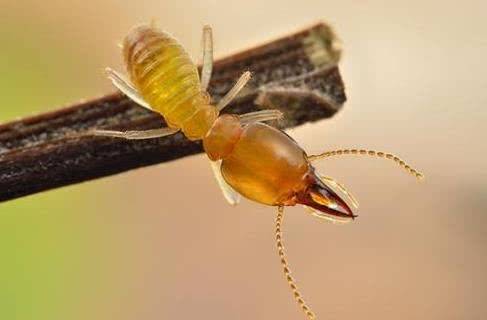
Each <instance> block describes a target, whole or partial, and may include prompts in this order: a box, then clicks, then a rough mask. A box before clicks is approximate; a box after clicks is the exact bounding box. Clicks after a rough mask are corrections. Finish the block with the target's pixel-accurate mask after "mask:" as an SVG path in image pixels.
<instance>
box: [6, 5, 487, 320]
mask: <svg viewBox="0 0 487 320" xmlns="http://www.w3.org/2000/svg"><path fill="white" fill-rule="evenodd" d="M486 10H487V5H486V4H485V2H484V1H474V0H468V1H462V2H456V1H436V0H435V1H427V2H424V1H417V0H413V1H407V2H406V1H378V0H376V1H352V0H347V1H346V0H343V1H323V0H320V1H318V0H313V1H306V2H303V1H299V2H298V1H285V0H284V1H276V0H271V1H245V2H233V1H219V0H204V1H194V2H192V1H183V0H179V1H174V0H166V1H128V0H123V1H112V0H102V1H57V0H56V1H54V0H51V1H42V2H41V1H23V0H21V1H12V0H0V21H1V28H0V38H1V39H2V41H1V42H0V75H1V77H0V88H1V89H0V90H1V91H0V93H1V94H0V105H1V112H0V121H2V122H5V121H8V120H12V119H15V118H17V117H23V116H28V115H31V114H33V113H40V112H45V111H48V110H53V109H55V108H58V107H59V106H62V105H63V104H68V103H72V102H75V101H78V100H80V99H82V98H91V97H94V96H100V95H102V94H104V93H107V92H110V91H113V88H112V87H111V86H110V84H109V81H107V80H106V79H105V78H104V75H103V73H102V70H103V68H104V67H105V66H112V67H115V68H117V69H121V57H120V54H119V52H118V50H119V49H118V48H117V46H116V44H117V43H118V42H119V41H120V40H121V39H122V37H123V36H124V35H125V33H126V32H127V31H128V30H129V28H130V27H131V26H133V25H134V24H136V23H140V22H148V21H150V20H151V19H153V18H155V19H156V20H157V21H158V24H159V25H160V26H161V27H162V28H163V29H165V30H167V31H169V32H171V33H172V34H173V35H175V36H176V37H177V38H178V39H180V41H181V42H182V43H183V44H184V45H185V46H186V47H187V49H188V51H189V52H190V53H191V54H192V55H193V56H194V57H197V56H198V54H199V46H200V32H201V28H202V25H203V24H205V23H209V24H211V25H212V26H213V28H214V33H215V41H216V48H215V49H216V54H217V56H218V55H224V54H228V53H231V52H234V51H236V50H239V49H242V48H245V47H247V46H249V45H254V44H256V43H260V42H263V41H266V40H270V39H272V38H274V37H277V36H282V35H284V34H286V33H287V32H291V31H294V30H295V29H297V28H302V27H303V26H306V25H309V24H310V23H313V22H315V21H316V20H318V19H325V20H326V21H328V22H331V23H332V24H333V25H334V26H335V29H336V31H337V33H338V34H339V36H340V37H341V38H342V40H343V42H344V48H345V55H344V59H343V62H342V64H341V70H342V75H343V78H344V80H345V83H346V85H347V95H348V97H349V100H348V102H347V104H346V106H345V108H344V110H343V111H341V112H340V113H339V114H338V115H337V116H336V117H335V118H334V119H332V120H329V121H322V122H319V123H315V124H308V125H305V126H302V127H300V128H297V129H294V130H291V131H290V134H291V135H292V136H293V137H295V138H296V140H298V141H299V142H300V143H301V144H302V145H303V146H304V148H305V149H306V150H308V151H309V152H310V153H313V152H319V151H323V150H325V149H332V148H337V147H355V146H359V147H368V148H375V149H385V150H387V151H392V152H396V153H398V154H400V155H401V156H403V157H404V158H406V159H407V160H409V161H410V162H411V163H412V164H413V165H415V166H417V167H418V168H419V169H422V170H423V171H424V172H425V174H426V176H427V179H426V181H425V182H424V183H421V184H418V183H417V182H416V181H414V179H413V178H411V177H408V176H406V175H405V174H404V173H403V172H401V171H399V170H398V169H396V168H395V167H394V166H393V165H392V164H390V163H387V162H385V163H384V161H380V160H372V159H370V160H369V159H367V160H365V159H362V160H361V159H353V158H342V159H340V160H339V159H336V160H330V161H328V162H326V163H322V164H320V165H318V167H319V170H320V171H323V172H326V174H327V175H330V176H334V177H336V178H337V179H338V180H339V181H342V182H344V183H345V184H346V185H347V187H348V188H349V189H350V190H352V191H353V193H354V194H355V195H356V196H357V197H358V198H359V200H360V202H361V210H360V212H359V215H360V217H359V219H358V220H357V221H356V222H355V223H353V224H350V225H347V226H335V225H331V224H326V223H324V222H322V221H319V220H316V219H314V218H311V217H310V216H308V215H306V214H303V210H302V209H300V208H293V209H291V210H288V211H287V212H288V214H287V218H286V219H287V221H286V222H285V232H286V233H287V234H285V242H286V244H287V248H288V254H289V260H290V262H291V265H292V267H293V270H295V276H296V278H297V279H298V282H299V284H300V287H301V289H302V291H303V292H304V295H305V297H307V298H308V299H309V301H310V304H311V305H312V306H313V308H314V309H315V312H316V313H317V314H318V316H319V317H320V318H326V319H359V318H367V319H372V318H374V319H391V318H392V319H485V317H486V316H487V306H486V304H485V302H484V301H485V299H486V298H487V276H486V274H485V273H486V272H485V270H487V257H486V252H487V224H486V222H487V216H486V213H487V200H486V199H487V198H486V195H485V190H486V182H485V181H486V178H487V166H486V161H485V157H486V156H487V147H486V143H485V139H486V138H487V134H486V133H487V132H486V130H485V122H486V120H487V111H486V109H485V108H486V107H485V106H486V103H487V94H486V92H485V88H486V87H487V77H486V76H485V75H486V74H487V63H486V61H485V57H486V56H487V42H486V38H487V34H486V33H487V32H486V30H487V20H486V19H485V12H486ZM274 215H275V211H274V210H273V209H272V208H267V207H262V206H259V205H257V204H254V203H250V202H248V201H243V203H242V204H241V205H240V206H238V207H236V208H232V207H229V206H228V205H227V204H226V203H225V202H224V200H223V198H222V196H221V195H220V193H219V190H218V188H217V186H216V184H215V182H214V181H213V177H212V174H211V172H210V170H209V166H208V163H207V161H206V160H205V158H204V156H202V155H200V156H194V157H189V158H186V159H182V160H178V161H175V162H172V163H167V164H163V165H157V166H152V167H149V168H143V169H139V170H135V171H132V172H128V173H124V174H121V175H117V176H114V177H109V178H104V179H101V180H97V181H92V182H88V183H83V184H79V185H74V186H70V187H66V188H62V189H58V190H53V191H49V192H44V193H41V194H37V195H34V196H30V197H26V198H22V199H18V200H14V201H10V202H7V203H2V204H0V319H21V320H24V319H51V320H54V319H118V320H122V319H127V320H128V319H145V320H149V319H168V318H177V319H192V318H196V317H198V318H204V319H205V318H210V317H211V318H222V319H223V318H231V319H269V318H273V319H296V318H298V319H299V318H302V315H301V314H300V311H299V310H298V308H297V307H296V306H295V305H294V302H293V301H292V299H291V296H290V293H289V292H288V288H287V287H286V284H285V281H283V279H282V274H281V269H280V265H279V263H278V259H277V255H276V253H275V250H274V243H273V237H274V236H273V231H272V230H273V220H274Z"/></svg>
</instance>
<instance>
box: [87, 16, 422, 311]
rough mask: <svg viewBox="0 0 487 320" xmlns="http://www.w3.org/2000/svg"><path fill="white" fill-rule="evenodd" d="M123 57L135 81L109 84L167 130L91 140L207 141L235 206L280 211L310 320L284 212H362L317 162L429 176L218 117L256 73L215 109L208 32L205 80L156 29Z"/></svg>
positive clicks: (126, 46) (128, 46) (271, 113)
mask: <svg viewBox="0 0 487 320" xmlns="http://www.w3.org/2000/svg"><path fill="white" fill-rule="evenodd" d="M122 52H123V57H124V61H125V67H126V71H127V74H128V77H129V79H125V77H124V76H122V75H120V74H119V73H117V72H116V71H114V70H112V69H109V68H108V69H107V74H108V77H109V78H110V80H111V81H112V82H113V84H114V85H115V86H116V87H117V88H118V89H119V90H120V91H122V92H123V93H124V94H125V95H127V96H128V97H129V98H130V99H132V100H133V101H134V102H136V103H137V104H139V105H141V106H143V107H145V108H147V109H149V110H152V111H154V112H158V113H160V114H161V115H162V116H163V117H164V119H165V120H166V122H167V124H168V127H165V128H161V129H153V130H145V131H111V130H93V131H91V134H93V135H97V136H107V137H116V138H125V139H152V138H159V137H164V136H168V135H171V134H174V133H176V132H179V131H182V132H183V134H184V135H185V136H186V137H187V138H188V139H190V140H203V147H204V150H205V152H206V154H207V156H208V158H209V159H210V161H211V166H212V168H213V172H214V174H215V177H216V180H217V182H218V184H219V186H220V188H221V190H222V192H223V195H224V197H225V198H226V199H227V201H228V202H229V203H230V204H232V205H235V204H237V203H238V202H239V200H240V195H243V196H244V197H246V198H248V199H250V200H253V201H256V202H258V203H262V204H265V205H269V206H275V207H277V208H278V213H277V218H276V225H275V232H276V245H277V249H278V253H279V256H280V261H281V264H282V266H283V270H284V274H285V277H286V279H287V281H288V283H289V286H290V288H291V290H292V292H293V295H294V297H295V299H296V301H297V303H298V304H299V305H300V306H301V308H302V310H303V311H304V313H305V314H306V315H307V317H308V318H309V319H315V315H314V313H313V312H312V311H311V309H310V308H309V306H308V305H307V304H306V303H305V301H304V300H303V298H302V296H301V294H300V292H299V291H298V289H297V286H296V284H295V282H294V279H293V277H292V276H291V274H290V270H289V267H288V264H287V260H286V257H285V253H284V247H283V244H282V235H281V225H282V219H283V212H284V207H285V206H294V205H297V204H301V205H303V206H305V207H306V208H307V209H309V211H310V212H311V214H312V215H314V216H316V217H319V218H324V219H327V220H330V221H332V222H335V223H345V222H349V221H351V220H353V219H354V218H355V217H356V215H355V214H354V213H353V211H352V209H351V208H352V207H354V208H358V203H357V201H356V200H355V198H354V197H353V195H352V194H351V193H350V192H348V191H347V190H346V188H345V187H344V186H343V185H342V184H341V183H339V182H337V181H335V180H334V179H333V178H330V177H325V176H321V175H318V174H317V173H316V171H315V168H314V167H313V166H312V164H311V163H312V162H314V161H316V160H318V159H322V158H327V157H332V156H337V155H347V154H351V155H369V156H377V157H382V158H386V159H391V160H393V161H395V162H396V163H397V164H399V165H400V166H401V167H403V168H404V169H406V170H407V171H408V172H409V173H411V174H412V175H414V176H415V177H416V178H418V179H421V178H423V175H422V174H421V173H419V172H418V171H416V170H415V169H413V168H412V167H410V166H409V165H407V164H406V163H405V162H404V161H403V160H401V159H400V158H399V157H397V156H395V155H393V154H390V153H385V152H377V151H374V150H364V149H341V150H334V151H327V152H325V153H322V154H318V155H307V154H306V152H305V151H304V150H303V149H302V148H301V147H300V146H299V145H298V144H297V143H296V142H295V141H294V140H293V139H291V138H290V137H289V136H288V135H287V134H285V133H284V132H283V131H281V130H278V129H276V128H274V127H272V126H269V125H267V124H265V123H264V122H266V121H270V120H277V119H280V118H281V117H282V113H281V112H280V111H279V110H269V109H268V110H261V111H257V112H251V113H247V114H242V115H236V114H221V115H220V112H221V111H222V110H223V109H224V108H225V107H226V106H227V105H228V104H229V103H230V102H232V100H233V99H234V98H235V97H236V96H237V94H238V93H239V91H240V90H241V89H242V88H243V87H244V86H245V84H246V83H247V82H248V81H249V80H250V77H251V74H250V72H248V71H247V72H244V73H243V74H242V76H241V77H240V78H239V79H238V81H237V82H236V83H235V85H234V86H233V87H232V88H231V89H230V91H229V92H228V93H227V94H226V95H225V96H224V97H223V98H222V99H221V100H220V101H219V102H218V103H217V104H216V105H213V104H211V99H210V95H209V94H208V92H207V88H208V84H209V82H210V78H211V73H212V68H213V37H212V31H211V28H210V27H209V26H205V27H204V28H203V64H202V70H201V75H199V74H198V69H197V66H196V65H195V64H194V63H193V61H192V60H191V58H190V57H189V55H188V54H187V52H186V51H185V49H184V48H183V47H182V46H181V45H180V44H179V42H178V41H177V40H176V39H174V38H173V37H171V36H170V35H169V34H167V33H165V32H163V31H161V30H159V29H157V28H156V27H155V26H153V25H141V26H138V27H135V28H134V29H132V30H131V31H130V32H129V34H128V35H127V36H126V37H125V39H124V41H123V45H122ZM340 195H341V196H340Z"/></svg>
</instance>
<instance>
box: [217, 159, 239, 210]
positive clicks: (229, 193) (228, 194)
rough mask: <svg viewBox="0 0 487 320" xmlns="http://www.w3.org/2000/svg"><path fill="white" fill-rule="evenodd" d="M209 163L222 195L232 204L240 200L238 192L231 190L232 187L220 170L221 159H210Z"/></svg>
mask: <svg viewBox="0 0 487 320" xmlns="http://www.w3.org/2000/svg"><path fill="white" fill-rule="evenodd" d="M210 163H211V169H212V170H213V173H214V175H215V178H216V181H217V182H218V186H220V189H221V191H222V193H223V196H224V197H225V199H226V200H227V201H228V203H230V204H231V205H232V206H235V205H237V204H238V203H239V202H240V194H239V193H238V192H236V191H235V190H233V188H232V187H231V186H230V185H229V184H228V183H227V182H226V181H225V179H224V178H223V175H222V171H221V165H222V161H221V160H219V161H211V162H210Z"/></svg>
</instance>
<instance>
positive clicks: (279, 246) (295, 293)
mask: <svg viewBox="0 0 487 320" xmlns="http://www.w3.org/2000/svg"><path fill="white" fill-rule="evenodd" d="M283 214H284V207H282V206H280V207H278V209H277V217H276V246H277V252H278V253H279V258H280V259H281V265H282V268H283V269H282V270H283V272H284V276H285V277H286V280H287V283H288V284H289V287H290V288H291V291H292V292H293V296H294V299H295V300H296V302H297V303H298V305H299V306H300V307H301V309H302V310H303V312H304V313H305V314H306V316H307V317H308V319H309V320H316V316H315V314H314V313H313V311H311V309H310V307H308V305H307V304H306V302H305V301H304V299H303V296H302V295H301V293H300V292H299V291H298V287H297V286H296V283H295V282H294V279H293V277H292V276H291V270H290V269H289V265H288V263H287V260H286V254H285V253H284V245H283V244H282V232H281V225H282V219H283Z"/></svg>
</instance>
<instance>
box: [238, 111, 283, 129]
mask: <svg viewBox="0 0 487 320" xmlns="http://www.w3.org/2000/svg"><path fill="white" fill-rule="evenodd" d="M282 117H283V114H282V112H281V111H280V110H277V109H267V110H261V111H255V112H249V113H245V114H242V115H240V116H239V118H240V123H241V124H242V125H247V124H249V123H252V122H264V121H270V120H279V119H282Z"/></svg>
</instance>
